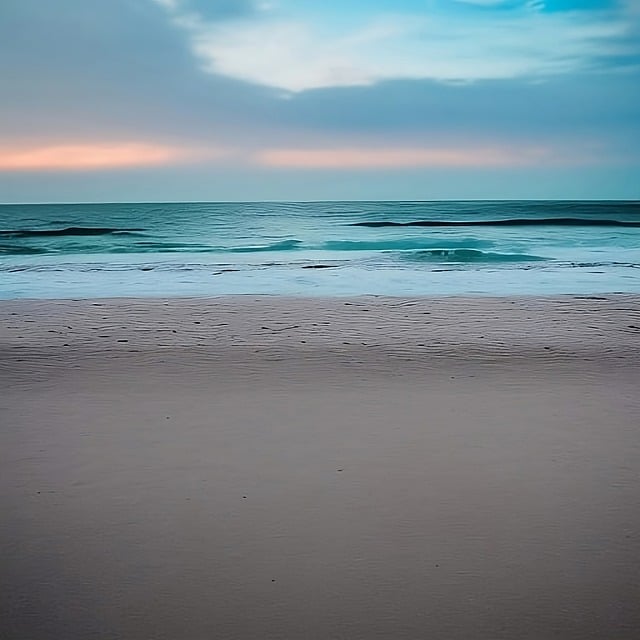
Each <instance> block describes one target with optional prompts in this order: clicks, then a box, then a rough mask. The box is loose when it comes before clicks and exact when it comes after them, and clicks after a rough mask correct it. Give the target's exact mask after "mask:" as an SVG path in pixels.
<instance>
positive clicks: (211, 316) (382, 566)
mask: <svg viewBox="0 0 640 640" xmlns="http://www.w3.org/2000/svg"><path fill="white" fill-rule="evenodd" d="M601 298H606V299H601ZM639 337H640V296H636V295H627V294H616V295H608V296H581V295H577V296H573V295H567V296H554V297H549V298H535V297H528V296H526V297H518V298H510V297H505V298H485V297H482V298H468V297H465V298H460V297H445V298H410V299H408V298H381V297H364V298H363V297H357V298H346V299H345V298H330V299H317V298H281V297H272V296H233V297H228V296H226V297H221V298H210V299H202V298H195V299H193V298H187V299H176V298H171V299H151V300H150V299H117V300H104V299H99V300H83V301H76V302H70V301H67V300H57V301H51V300H49V301H42V300H36V301H21V300H16V301H3V302H0V387H1V388H2V389H3V391H4V393H3V396H2V400H1V401H0V418H1V423H2V428H1V429H0V456H1V458H2V460H1V462H2V464H0V508H2V510H3V514H4V517H3V519H2V521H1V522H0V545H2V548H3V549H5V550H6V554H5V556H6V557H5V570H4V573H5V580H4V581H3V585H2V587H0V603H1V605H2V610H3V615H2V616H1V617H0V635H2V636H3V638H4V637H6V638H8V639H9V640H22V638H25V637H28V638H30V639H31V640H45V639H47V640H48V638H51V637H60V638H68V639H69V640H76V639H77V640H80V639H83V638H87V637H92V638H97V639H99V640H102V639H104V640H108V639H109V638H113V637H125V638H157V639H159V640H165V639H166V640H173V639H174V638H204V637H224V638H229V639H232V640H235V639H238V640H244V639H248V638H264V639H265V640H276V639H280V638H303V637H304V638H309V639H310V640H325V639H326V638H332V637H347V638H355V639H360V638H362V639H363V640H364V639H366V640H369V639H370V638H397V639H398V640H418V638H425V637H434V638H436V637H443V638H447V639H448V640H449V639H458V638H459V639H460V640H463V639H464V640H466V639H467V638H478V639H480V640H495V639H496V638H505V639H506V638H531V640H534V639H536V638H562V639H563V640H574V639H575V640H591V639H593V640H596V639H597V638H602V637H609V636H615V637H616V638H618V639H620V640H632V639H633V638H635V635H636V634H637V629H638V628H639V627H640V610H639V609H638V607H637V594H638V588H639V586H640V585H639V583H638V569H639V567H638V557H640V537H639V536H638V532H639V531H640V513H639V512H638V510H637V508H636V507H635V505H636V502H637V496H638V493H639V492H640V465H639V463H638V460H640V431H639V429H638V420H637V417H638V415H640V398H639V397H638V393H637V381H638V379H640V340H639V339H638V338H639Z"/></svg>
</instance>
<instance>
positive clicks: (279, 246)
mask: <svg viewBox="0 0 640 640" xmlns="http://www.w3.org/2000/svg"><path fill="white" fill-rule="evenodd" d="M301 245H302V240H282V241H281V242H274V243H272V244H266V245H258V246H255V247H228V248H225V249H218V251H225V252H228V253H254V252H262V251H291V250H292V249H300V248H301Z"/></svg>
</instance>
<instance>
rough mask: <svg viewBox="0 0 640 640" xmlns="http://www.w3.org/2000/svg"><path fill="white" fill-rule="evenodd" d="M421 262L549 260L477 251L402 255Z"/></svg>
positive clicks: (430, 250)
mask: <svg viewBox="0 0 640 640" xmlns="http://www.w3.org/2000/svg"><path fill="white" fill-rule="evenodd" d="M402 257H403V258H406V259H409V260H418V261H421V262H542V261H546V260H549V259H550V258H543V257H542V256H533V255H528V254H526V253H492V252H486V251H478V250H477V249H427V250H421V251H412V252H410V253H404V254H402Z"/></svg>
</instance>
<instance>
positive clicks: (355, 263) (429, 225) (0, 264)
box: [0, 201, 640, 299]
mask: <svg viewBox="0 0 640 640" xmlns="http://www.w3.org/2000/svg"><path fill="white" fill-rule="evenodd" d="M0 274H1V275H0V298H4V299H10V298H65V297H69V298H72V297H113V296H184V295H188V296H192V295H195V296H198V295H205V296H207V295H223V294H251V293H262V294H265V293H266V294H288V295H358V294H380V295H448V294H486V295H518V294H536V295H545V294H557V293H596V292H614V291H619V292H640V203H638V202H623V201H611V202H605V201H601V202H577V201H493V202H471V201H465V202H319V203H173V204H157V203H155V204H74V205H68V204H55V205H51V204H44V205H3V206H0Z"/></svg>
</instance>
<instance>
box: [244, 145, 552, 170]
mask: <svg viewBox="0 0 640 640" xmlns="http://www.w3.org/2000/svg"><path fill="white" fill-rule="evenodd" d="M551 158H553V152H552V150H550V149H546V148H544V147H529V148H520V149H517V150H514V149H508V148H501V147H484V148H411V147H408V148H393V147H385V148H333V149H267V150H264V151H260V152H258V153H256V154H255V156H254V161H255V162H256V163H257V164H260V165H263V166H266V167H271V168H288V169H407V168H418V167H440V168H445V167H448V168H465V167H476V168H483V167H513V166H527V165H532V164H541V163H544V162H548V161H549V160H550V159H551Z"/></svg>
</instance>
